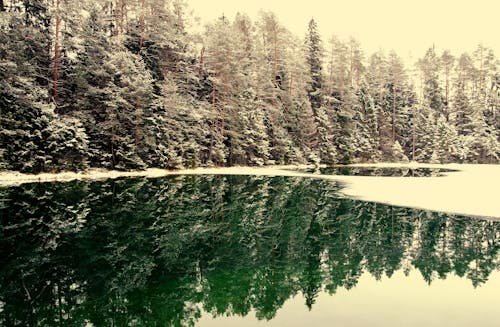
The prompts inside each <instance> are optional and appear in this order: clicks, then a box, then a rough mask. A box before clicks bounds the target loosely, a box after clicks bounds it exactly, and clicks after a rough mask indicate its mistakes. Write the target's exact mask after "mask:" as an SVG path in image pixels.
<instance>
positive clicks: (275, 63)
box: [273, 26, 278, 105]
mask: <svg viewBox="0 0 500 327" xmlns="http://www.w3.org/2000/svg"><path fill="white" fill-rule="evenodd" d="M273 34H274V74H273V105H275V104H276V87H277V85H276V75H277V73H278V44H277V43H278V40H277V38H278V36H277V31H276V26H275V27H274V29H273Z"/></svg>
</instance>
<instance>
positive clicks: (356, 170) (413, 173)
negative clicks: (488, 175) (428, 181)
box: [304, 166, 456, 177]
mask: <svg viewBox="0 0 500 327" xmlns="http://www.w3.org/2000/svg"><path fill="white" fill-rule="evenodd" d="M454 171H456V170H453V169H445V168H398V167H391V168H388V167H382V168H380V167H347V166H337V167H325V168H318V169H305V170H304V172H308V173H319V174H323V175H344V176H384V177H441V176H444V174H445V173H450V172H454Z"/></svg>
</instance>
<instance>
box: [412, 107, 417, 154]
mask: <svg viewBox="0 0 500 327" xmlns="http://www.w3.org/2000/svg"><path fill="white" fill-rule="evenodd" d="M411 110H412V112H413V121H412V124H411V129H412V142H411V151H412V156H411V160H412V161H415V141H416V135H415V122H416V121H417V119H416V117H415V106H412V109H411Z"/></svg>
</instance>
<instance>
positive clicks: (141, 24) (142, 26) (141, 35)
mask: <svg viewBox="0 0 500 327" xmlns="http://www.w3.org/2000/svg"><path fill="white" fill-rule="evenodd" d="M144 1H145V0H141V15H140V17H139V29H140V32H139V51H140V50H141V49H142V44H143V42H144Z"/></svg>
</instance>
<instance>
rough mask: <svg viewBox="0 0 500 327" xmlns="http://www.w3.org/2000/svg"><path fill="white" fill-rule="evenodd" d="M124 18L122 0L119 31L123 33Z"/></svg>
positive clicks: (123, 2)
mask: <svg viewBox="0 0 500 327" xmlns="http://www.w3.org/2000/svg"><path fill="white" fill-rule="evenodd" d="M124 19H125V0H122V4H121V10H120V33H121V34H123V31H124Z"/></svg>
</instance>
